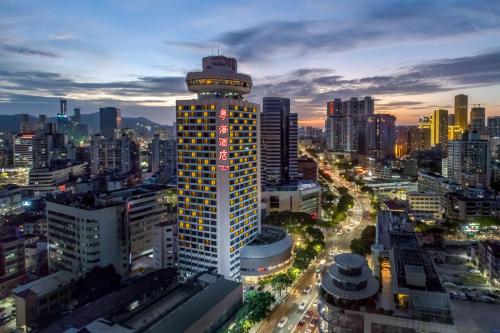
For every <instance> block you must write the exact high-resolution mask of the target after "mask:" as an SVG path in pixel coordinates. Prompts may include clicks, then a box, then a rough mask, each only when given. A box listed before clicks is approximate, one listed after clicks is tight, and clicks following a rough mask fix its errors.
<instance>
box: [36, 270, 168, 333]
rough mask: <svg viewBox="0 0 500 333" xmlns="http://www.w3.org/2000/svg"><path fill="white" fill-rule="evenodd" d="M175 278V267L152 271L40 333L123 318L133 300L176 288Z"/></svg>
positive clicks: (61, 319)
mask: <svg viewBox="0 0 500 333" xmlns="http://www.w3.org/2000/svg"><path fill="white" fill-rule="evenodd" d="M176 278H177V273H176V271H175V270H174V269H172V268H168V269H162V270H156V271H153V272H151V273H148V274H146V275H143V276H141V277H138V278H136V279H134V280H132V281H130V282H129V283H128V285H126V286H125V287H123V288H121V289H120V290H118V291H115V292H112V293H110V294H108V295H105V296H103V297H102V298H100V299H98V300H97V301H95V302H93V303H90V304H86V305H84V306H82V307H80V308H77V309H76V310H75V311H74V312H73V313H71V314H69V315H67V316H64V317H62V318H59V319H58V320H56V321H54V322H53V323H52V325H50V326H49V327H47V328H45V329H43V330H42V331H41V332H43V333H50V332H63V331H65V330H66V329H68V328H70V327H73V328H83V327H85V326H86V325H88V324H90V323H91V322H93V321H95V320H96V319H98V318H108V317H114V316H119V315H123V314H125V313H127V311H128V310H127V309H128V307H129V305H130V304H132V303H133V302H134V301H136V300H141V299H142V298H143V297H144V296H145V295H148V294H150V293H153V292H155V291H156V292H158V293H161V292H162V289H160V287H161V286H164V287H166V288H167V287H168V286H170V285H173V284H174V283H175V282H176ZM35 282H36V281H35ZM163 292H164V293H165V294H167V293H168V288H167V289H164V290H163ZM150 296H151V295H150Z"/></svg>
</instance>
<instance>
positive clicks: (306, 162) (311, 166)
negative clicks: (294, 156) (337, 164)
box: [298, 156, 318, 182]
mask: <svg viewBox="0 0 500 333" xmlns="http://www.w3.org/2000/svg"><path fill="white" fill-rule="evenodd" d="M298 167H299V178H300V179H301V180H311V181H313V182H316V181H317V180H318V163H316V161H315V160H314V159H312V158H310V157H307V156H303V157H301V158H299V160H298Z"/></svg>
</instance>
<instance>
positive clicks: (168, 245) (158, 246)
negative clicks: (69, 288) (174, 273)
mask: <svg viewBox="0 0 500 333" xmlns="http://www.w3.org/2000/svg"><path fill="white" fill-rule="evenodd" d="M178 233H179V228H178V224H177V219H176V218H172V219H171V220H170V221H164V222H160V223H158V224H155V225H154V226H153V268H154V269H163V268H168V267H175V266H176V265H177V237H178Z"/></svg>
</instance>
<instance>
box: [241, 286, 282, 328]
mask: <svg viewBox="0 0 500 333" xmlns="http://www.w3.org/2000/svg"><path fill="white" fill-rule="evenodd" d="M245 297H246V298H245V303H246V305H247V306H248V309H249V313H248V316H247V319H248V320H250V322H252V323H257V322H259V321H261V320H263V319H264V318H266V317H267V315H268V314H269V312H271V306H272V305H273V303H274V302H275V301H276V299H275V297H274V296H273V295H272V294H271V293H270V292H268V291H250V292H247V293H246V295H245Z"/></svg>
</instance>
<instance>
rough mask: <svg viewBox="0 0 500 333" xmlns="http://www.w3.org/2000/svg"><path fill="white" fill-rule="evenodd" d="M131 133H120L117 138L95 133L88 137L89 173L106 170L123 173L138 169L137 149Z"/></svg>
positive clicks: (93, 173) (98, 172)
mask: <svg viewBox="0 0 500 333" xmlns="http://www.w3.org/2000/svg"><path fill="white" fill-rule="evenodd" d="M132 138H133V135H127V134H126V133H122V135H120V136H119V138H117V139H109V138H108V137H104V136H102V135H99V134H96V135H94V136H93V137H92V138H91V139H90V173H91V174H92V175H98V174H100V173H105V172H108V171H111V172H114V173H116V174H120V175H124V174H127V173H133V172H137V171H138V170H139V150H138V145H137V143H136V142H135V141H134V140H133V139H132Z"/></svg>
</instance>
